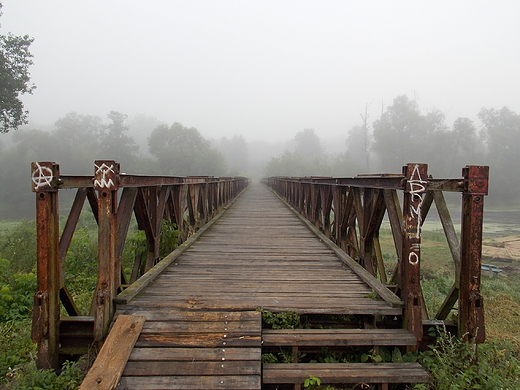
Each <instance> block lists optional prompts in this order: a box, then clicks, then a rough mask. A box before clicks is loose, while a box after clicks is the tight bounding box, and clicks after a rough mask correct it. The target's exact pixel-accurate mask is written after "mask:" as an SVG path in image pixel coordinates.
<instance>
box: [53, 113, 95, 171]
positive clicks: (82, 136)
mask: <svg viewBox="0 0 520 390" xmlns="http://www.w3.org/2000/svg"><path fill="white" fill-rule="evenodd" d="M55 126H56V130H54V132H53V133H52V134H53V136H54V137H55V139H56V142H57V143H58V144H59V145H60V151H59V153H58V154H57V155H56V156H55V157H54V160H55V161H57V162H59V163H60V164H61V165H62V166H63V167H67V168H66V169H67V171H68V172H73V173H75V174H87V175H89V174H92V172H93V169H94V167H93V164H94V160H96V159H98V158H100V157H101V156H100V151H101V143H100V139H101V136H102V133H103V131H104V125H103V120H102V119H101V118H100V117H98V116H93V115H82V114H78V113H76V112H69V113H68V114H66V115H65V116H64V117H63V118H60V119H58V120H57V121H56V122H55Z"/></svg>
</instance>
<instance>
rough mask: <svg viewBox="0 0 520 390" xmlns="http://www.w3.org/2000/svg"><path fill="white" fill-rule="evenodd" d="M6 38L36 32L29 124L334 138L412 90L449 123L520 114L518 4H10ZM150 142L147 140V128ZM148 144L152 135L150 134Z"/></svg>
mask: <svg viewBox="0 0 520 390" xmlns="http://www.w3.org/2000/svg"><path fill="white" fill-rule="evenodd" d="M3 4H4V8H3V16H2V17H1V18H0V23H1V25H2V33H5V32H7V31H10V32H12V33H14V34H17V35H23V34H29V35H30V36H32V37H34V38H35V41H34V43H33V44H32V46H31V51H32V53H33V54H34V65H33V66H32V67H31V76H32V81H33V82H34V83H35V84H36V86H37V89H36V90H35V91H34V94H33V95H32V96H31V95H28V96H25V97H24V98H23V101H24V102H25V106H26V108H27V109H28V110H29V112H30V122H31V123H30V125H31V127H33V128H44V127H45V126H48V125H51V124H52V123H54V122H55V121H56V120H57V119H58V118H61V117H63V116H64V115H65V114H66V113H68V112H71V111H75V112H78V113H81V114H88V115H96V116H100V117H106V115H107V113H108V112H110V111H111V110H114V111H118V112H122V113H125V114H127V115H129V116H130V117H132V116H134V115H135V114H138V113H141V114H145V115H148V116H151V117H154V118H156V119H157V120H158V122H161V123H162V122H164V123H168V124H171V123H173V122H180V123H182V124H183V125H185V126H188V127H195V128H197V129H198V130H199V131H200V133H201V134H202V135H203V136H204V137H207V138H214V139H218V138H220V137H223V136H227V137H231V136H233V135H234V134H240V135H243V136H244V137H245V138H246V140H248V141H253V140H264V141H265V140H275V141H285V140H289V139H291V138H293V137H294V135H295V134H296V133H297V132H298V131H301V130H303V129H305V128H313V129H315V130H316V134H317V135H318V136H320V138H322V139H323V140H325V142H328V141H326V140H327V139H328V140H332V141H330V142H329V143H330V144H333V145H334V144H337V141H335V140H336V139H341V140H342V141H341V142H344V140H345V139H346V137H347V132H348V130H349V129H350V128H351V127H352V126H354V125H357V124H360V114H361V113H363V112H364V110H365V105H366V104H370V108H369V117H370V118H371V120H373V119H375V118H377V117H378V116H379V115H380V114H381V111H382V106H388V105H390V104H391V103H392V99H394V98H395V97H396V96H399V95H402V94H406V95H408V96H410V97H413V98H415V99H417V101H418V102H419V103H420V105H421V107H422V108H423V109H424V110H430V109H439V110H441V111H442V112H444V113H445V114H446V117H447V122H448V123H451V122H452V121H453V120H454V119H455V118H457V117H468V118H472V119H475V120H476V115H477V113H478V112H479V110H480V108H482V107H497V108H499V107H502V106H508V107H509V108H510V109H512V110H513V111H516V112H520V88H519V87H520V72H518V69H520V51H519V50H518V41H519V38H520V23H518V15H520V3H519V2H513V1H493V2H491V1H489V2H474V1H455V2H454V1H428V2H426V1H417V0H413V1H400V0H393V1H373V0H368V1H279V0H277V1H256V2H252V1H238V0H237V1H229V0H222V1H197V0H195V1H192V0H190V1H171V0H155V1H149V2H144V1H132V0H130V1H129V0H124V1H123V0H110V1H106V0H103V1H101V0H93V1H88V2H79V1H70V0H53V1H44V0H4V1H3ZM141 136H142V135H141ZM143 138H146V137H143Z"/></svg>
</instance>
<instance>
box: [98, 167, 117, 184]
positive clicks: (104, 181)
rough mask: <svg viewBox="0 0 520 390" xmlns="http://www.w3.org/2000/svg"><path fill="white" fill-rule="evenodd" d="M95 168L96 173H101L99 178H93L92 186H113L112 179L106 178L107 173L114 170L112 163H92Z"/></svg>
mask: <svg viewBox="0 0 520 390" xmlns="http://www.w3.org/2000/svg"><path fill="white" fill-rule="evenodd" d="M94 166H95V168H96V175H98V174H101V175H102V177H101V180H97V179H96V180H94V186H95V187H99V188H109V187H112V186H114V181H113V180H112V179H108V180H107V175H108V174H109V173H110V172H112V173H115V172H114V165H113V164H112V165H110V166H108V165H106V164H105V163H103V164H101V166H97V165H94Z"/></svg>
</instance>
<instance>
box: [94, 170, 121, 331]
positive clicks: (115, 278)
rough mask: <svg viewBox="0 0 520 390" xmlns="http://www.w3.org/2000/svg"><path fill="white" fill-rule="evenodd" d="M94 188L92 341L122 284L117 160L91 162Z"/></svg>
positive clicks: (104, 327) (104, 323)
mask: <svg viewBox="0 0 520 390" xmlns="http://www.w3.org/2000/svg"><path fill="white" fill-rule="evenodd" d="M93 184H94V189H95V190H96V191H97V193H98V194H97V195H98V196H97V198H98V280H97V286H96V293H95V297H94V307H93V312H94V313H93V314H94V341H101V340H103V338H104V337H105V335H106V334H107V332H108V327H109V325H110V321H111V320H112V316H113V310H114V303H113V299H114V298H115V296H116V295H117V289H118V287H119V286H120V285H121V280H120V278H121V264H120V260H119V259H118V258H117V255H116V248H117V192H118V189H119V163H117V162H115V161H112V160H97V161H95V162H94V183H93Z"/></svg>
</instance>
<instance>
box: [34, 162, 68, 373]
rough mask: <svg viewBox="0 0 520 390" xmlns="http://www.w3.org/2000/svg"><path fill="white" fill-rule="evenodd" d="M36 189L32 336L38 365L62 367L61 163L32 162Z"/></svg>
mask: <svg viewBox="0 0 520 390" xmlns="http://www.w3.org/2000/svg"><path fill="white" fill-rule="evenodd" d="M31 172H32V182H33V191H34V192H35V193H36V250H37V258H38V262H37V279H38V282H37V283H38V284H37V291H36V294H35V295H34V307H33V315H32V317H33V318H32V320H33V322H32V339H33V341H34V342H37V343H38V352H37V360H36V365H37V366H38V368H43V369H47V368H58V367H59V355H60V346H59V345H60V344H59V343H60V341H59V321H60V296H59V294H60V287H61V286H60V283H61V275H60V274H61V266H60V260H59V234H60V233H59V214H58V184H57V183H58V179H59V166H58V165H57V164H55V163H52V162H40V163H32V166H31Z"/></svg>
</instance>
